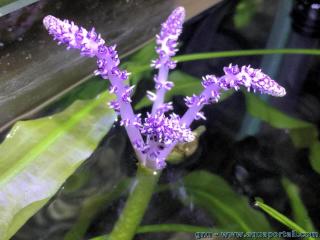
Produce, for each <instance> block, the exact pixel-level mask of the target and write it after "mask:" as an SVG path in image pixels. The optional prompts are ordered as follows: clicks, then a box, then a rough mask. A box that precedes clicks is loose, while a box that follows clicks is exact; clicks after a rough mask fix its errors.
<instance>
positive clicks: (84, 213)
mask: <svg viewBox="0 0 320 240" xmlns="http://www.w3.org/2000/svg"><path fill="white" fill-rule="evenodd" d="M129 182H130V180H129V179H123V180H121V181H120V182H119V183H118V184H117V185H116V186H115V187H114V188H113V190H112V191H111V192H103V193H101V192H99V193H97V194H95V195H93V196H90V197H88V198H87V199H85V200H84V202H83V204H82V208H81V212H80V215H79V217H78V219H77V221H76V223H75V224H74V225H73V227H72V228H71V229H70V231H68V233H67V234H66V235H65V237H64V240H78V239H82V238H83V236H84V235H85V233H86V231H87V229H88V227H89V226H90V224H91V221H92V220H93V218H94V217H95V216H96V214H97V213H98V212H99V211H100V210H101V209H102V208H105V207H107V206H108V205H110V204H111V203H112V201H114V200H115V199H117V198H119V197H120V196H121V194H122V193H124V192H125V191H126V189H127V187H128V185H129Z"/></svg>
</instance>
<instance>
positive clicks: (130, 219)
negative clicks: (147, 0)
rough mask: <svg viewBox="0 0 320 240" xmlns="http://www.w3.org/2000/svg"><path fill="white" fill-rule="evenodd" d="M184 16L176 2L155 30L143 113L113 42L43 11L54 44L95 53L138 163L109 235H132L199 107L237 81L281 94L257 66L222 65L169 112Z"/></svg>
mask: <svg viewBox="0 0 320 240" xmlns="http://www.w3.org/2000/svg"><path fill="white" fill-rule="evenodd" d="M184 18H185V10H184V8H183V7H178V8H177V9H175V10H174V11H173V12H172V13H171V15H170V16H169V17H168V19H167V20H166V21H165V22H164V23H163V24H162V27H161V31H160V33H159V35H157V36H156V44H157V47H156V52H157V54H158V58H157V59H156V60H154V61H152V63H151V66H152V67H154V68H155V69H158V74H157V75H155V76H154V81H155V90H156V91H155V93H154V92H151V91H148V92H147V96H148V98H149V99H150V100H151V101H153V106H152V110H151V112H149V113H147V116H146V117H144V118H143V117H141V114H136V113H134V111H133V108H132V105H131V102H132V101H131V96H132V94H133V90H134V86H129V85H127V84H126V80H128V78H129V75H130V74H129V73H128V72H127V71H125V70H122V69H120V68H119V64H120V60H119V57H118V54H117V51H116V46H107V45H105V41H104V40H103V39H102V38H101V36H100V34H98V33H96V31H95V29H94V28H92V29H91V30H90V31H88V30H86V29H85V28H83V27H80V26H77V25H76V24H74V23H73V22H70V21H68V20H60V19H58V18H56V17H53V16H46V17H45V18H44V20H43V23H44V26H45V27H46V29H47V30H48V32H49V34H50V35H52V36H53V38H54V39H55V40H57V41H58V43H59V44H65V45H66V46H67V49H70V48H75V49H79V50H80V53H81V55H83V56H87V57H95V58H96V59H97V70H96V71H95V74H96V75H99V76H101V77H102V78H103V79H108V80H109V81H110V89H109V90H110V92H111V93H114V94H115V95H116V100H114V101H111V102H110V103H109V106H110V107H111V108H112V109H114V110H115V111H116V112H117V113H119V115H120V117H121V120H120V124H121V125H122V126H124V127H125V129H126V131H127V134H128V136H129V139H130V141H131V144H132V146H133V148H134V150H135V153H136V155H137V158H138V160H139V163H140V164H139V165H138V166H139V167H138V172H137V182H136V184H135V188H134V189H133V191H132V192H131V195H130V196H129V198H128V201H127V203H126V206H125V208H124V210H123V213H122V214H121V216H120V219H119V220H118V222H117V223H116V225H115V227H114V230H113V231H112V233H111V235H110V236H109V237H110V238H111V239H116V240H122V239H123V240H126V239H131V238H132V236H133V235H134V233H135V230H136V228H137V226H138V225H139V223H140V221H141V219H142V217H143V214H144V212H145V209H146V207H147V205H148V202H149V200H150V198H151V195H152V192H153V189H154V186H155V185H156V183H157V180H158V177H159V172H160V171H161V170H162V169H163V168H164V167H165V165H166V158H167V157H168V155H169V154H170V152H171V151H172V149H173V148H174V147H175V146H176V145H177V144H179V143H185V142H192V141H193V140H194V139H195V137H194V134H193V132H192V130H191V128H190V125H191V123H192V122H193V121H194V120H198V119H205V116H204V114H203V112H201V110H202V108H203V107H204V106H205V105H207V104H211V103H215V102H218V101H219V98H220V94H221V92H222V91H227V90H229V89H235V90H239V89H240V87H245V88H246V89H247V90H248V91H251V90H252V91H254V92H256V91H257V92H260V93H264V94H269V95H272V96H276V97H282V96H284V95H285V94H286V92H285V89H284V88H283V87H281V86H280V85H279V84H278V83H277V82H275V81H274V80H272V79H271V78H270V77H269V76H268V75H266V74H264V73H263V72H262V71H261V70H260V69H255V68H252V67H250V66H242V67H239V66H237V65H232V64H230V65H229V66H227V67H225V68H224V69H223V70H224V75H223V76H220V77H217V76H215V75H205V76H204V77H203V79H202V86H203V91H202V92H201V93H200V94H199V95H193V96H189V97H188V96H187V97H185V104H186V106H187V108H188V109H187V111H186V112H185V113H184V115H183V116H179V115H177V114H175V113H173V112H172V111H173V106H172V103H171V102H168V103H165V102H164V99H165V94H166V92H167V91H169V90H170V89H171V88H173V87H174V83H173V82H170V81H168V73H169V70H171V69H174V68H175V67H176V62H175V61H174V60H172V57H173V56H174V55H175V54H176V52H177V45H178V43H177V40H178V37H179V35H180V34H181V32H182V25H183V21H184Z"/></svg>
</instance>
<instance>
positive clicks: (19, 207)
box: [0, 92, 116, 240]
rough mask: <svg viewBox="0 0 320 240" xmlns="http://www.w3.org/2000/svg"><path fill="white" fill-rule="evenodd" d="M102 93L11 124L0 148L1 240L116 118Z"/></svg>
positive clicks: (43, 200)
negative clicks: (91, 98)
mask: <svg viewBox="0 0 320 240" xmlns="http://www.w3.org/2000/svg"><path fill="white" fill-rule="evenodd" d="M110 99H111V97H110V95H109V94H108V93H107V92H105V93H103V94H101V95H99V96H98V97H96V98H95V99H93V100H88V101H77V102H75V103H74V104H72V105H71V106H70V107H69V108H67V109H66V110H64V111H63V112H61V113H58V114H55V115H53V116H49V117H45V118H40V119H36V120H30V121H21V122H18V123H16V124H15V125H14V127H13V128H12V130H11V131H10V132H9V134H8V135H7V137H6V139H5V140H4V142H3V143H2V144H1V145H0V156H1V157H0V239H1V240H7V239H9V238H10V237H11V236H12V235H13V234H14V233H15V232H16V231H17V230H18V229H19V228H20V227H21V226H22V225H23V224H24V223H25V222H26V221H27V220H28V219H29V218H30V217H31V216H32V215H33V214H35V213H36V212H37V211H38V210H39V209H40V208H41V207H42V206H43V205H44V204H45V203H46V202H47V201H48V200H49V199H50V198H51V197H52V196H53V195H54V194H55V193H56V192H57V191H58V190H59V188H60V187H61V185H62V184H63V183H64V182H65V180H66V179H67V178H68V177H69V176H70V175H71V174H72V173H73V172H74V171H75V170H76V169H77V167H78V166H79V165H80V164H81V163H82V162H83V161H84V160H85V159H87V158H88V157H89V156H90V155H91V153H92V152H93V151H94V149H95V148H96V146H97V144H98V143H99V141H100V140H101V139H102V137H103V136H104V135H105V134H106V133H107V132H108V131H109V129H110V127H111V126H112V124H113V122H114V120H115V117H116V116H115V114H114V113H113V111H111V110H110V109H109V108H108V107H107V104H106V102H107V101H108V100H110Z"/></svg>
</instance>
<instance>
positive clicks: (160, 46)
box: [152, 7, 185, 69]
mask: <svg viewBox="0 0 320 240" xmlns="http://www.w3.org/2000/svg"><path fill="white" fill-rule="evenodd" d="M184 18H185V10H184V8H183V7H178V8H176V9H175V10H174V11H173V12H172V13H171V14H170V16H169V17H168V19H167V20H166V21H165V22H164V23H162V25H161V31H160V33H159V35H157V36H156V43H157V47H156V52H157V53H158V55H159V58H158V59H157V60H155V61H153V63H152V66H154V67H155V68H160V67H161V66H163V65H165V66H167V67H168V68H169V69H173V68H175V66H176V63H175V62H174V61H172V60H171V57H172V56H174V55H175V54H176V52H177V49H176V47H177V45H178V43H177V40H178V38H179V35H180V34H181V32H182V24H183V21H184Z"/></svg>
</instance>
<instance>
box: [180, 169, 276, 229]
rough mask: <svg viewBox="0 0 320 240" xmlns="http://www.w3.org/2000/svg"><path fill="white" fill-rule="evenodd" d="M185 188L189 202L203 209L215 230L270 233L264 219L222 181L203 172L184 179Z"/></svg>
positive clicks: (245, 199) (197, 172)
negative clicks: (213, 220) (210, 217)
mask: <svg viewBox="0 0 320 240" xmlns="http://www.w3.org/2000/svg"><path fill="white" fill-rule="evenodd" d="M184 186H185V188H186V191H187V194H188V196H189V197H188V198H189V199H188V201H191V202H192V203H194V204H196V205H198V206H200V207H202V208H204V209H206V210H207V211H208V213H209V214H210V215H211V216H212V217H213V218H214V219H215V221H216V223H217V227H218V228H220V229H225V230H226V231H244V232H250V231H271V230H272V229H271V227H270V225H269V223H268V221H267V220H266V218H265V217H264V216H263V215H262V214H261V213H260V212H258V211H256V210H254V209H253V208H251V207H250V206H249V203H248V199H247V198H245V197H243V196H241V195H239V194H237V193H235V192H234V191H233V190H232V189H231V187H230V186H229V185H228V183H227V182H225V181H224V180H223V179H222V178H221V177H219V176H217V175H213V174H211V173H209V172H206V171H196V172H193V173H191V174H189V175H187V176H186V177H185V179H184Z"/></svg>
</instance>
